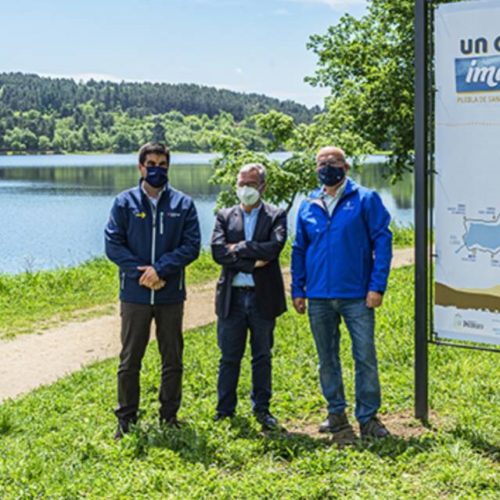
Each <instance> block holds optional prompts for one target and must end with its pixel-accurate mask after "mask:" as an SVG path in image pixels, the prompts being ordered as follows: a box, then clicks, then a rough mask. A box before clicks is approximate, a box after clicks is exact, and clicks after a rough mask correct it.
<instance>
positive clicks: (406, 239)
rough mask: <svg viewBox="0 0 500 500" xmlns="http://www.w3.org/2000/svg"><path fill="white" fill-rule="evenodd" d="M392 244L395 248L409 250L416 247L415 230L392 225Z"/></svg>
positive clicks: (409, 227) (410, 227)
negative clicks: (408, 248)
mask: <svg viewBox="0 0 500 500" xmlns="http://www.w3.org/2000/svg"><path fill="white" fill-rule="evenodd" d="M391 231H392V244H393V246H394V248H407V247H413V246H414V245H415V228H414V227H413V226H412V225H411V226H402V225H399V224H396V223H394V222H392V223H391Z"/></svg>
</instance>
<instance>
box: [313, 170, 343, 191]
mask: <svg viewBox="0 0 500 500" xmlns="http://www.w3.org/2000/svg"><path fill="white" fill-rule="evenodd" d="M317 174H318V179H319V181H320V182H321V184H324V185H325V186H335V185H336V184H338V183H339V182H341V181H343V180H344V177H345V169H344V168H342V167H333V166H330V165H323V166H321V167H320V168H319V169H318V171H317Z"/></svg>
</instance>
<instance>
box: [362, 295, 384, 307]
mask: <svg viewBox="0 0 500 500" xmlns="http://www.w3.org/2000/svg"><path fill="white" fill-rule="evenodd" d="M383 298H384V296H383V295H382V294H381V293H378V292H371V291H370V292H368V294H367V295H366V307H369V308H370V309H374V308H375V307H380V306H381V305H382V300H383Z"/></svg>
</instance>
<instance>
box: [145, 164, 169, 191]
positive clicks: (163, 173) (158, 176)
mask: <svg viewBox="0 0 500 500" xmlns="http://www.w3.org/2000/svg"><path fill="white" fill-rule="evenodd" d="M146 171H147V174H146V177H145V179H144V180H145V181H146V182H147V183H148V184H149V185H150V186H153V187H155V188H161V187H163V186H164V185H165V184H166V183H167V182H168V170H167V169H166V168H165V167H159V166H154V167H146Z"/></svg>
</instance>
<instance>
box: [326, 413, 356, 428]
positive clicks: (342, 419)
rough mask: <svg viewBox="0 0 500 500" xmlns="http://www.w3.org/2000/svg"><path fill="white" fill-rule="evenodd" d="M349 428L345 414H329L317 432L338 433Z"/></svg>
mask: <svg viewBox="0 0 500 500" xmlns="http://www.w3.org/2000/svg"><path fill="white" fill-rule="evenodd" d="M350 426H351V424H350V423H349V420H347V415H346V414H345V413H329V414H328V417H327V419H326V420H325V421H324V422H323V423H322V424H321V425H320V426H319V432H332V433H335V432H340V431H343V430H344V429H348V428H349V427H350Z"/></svg>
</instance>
